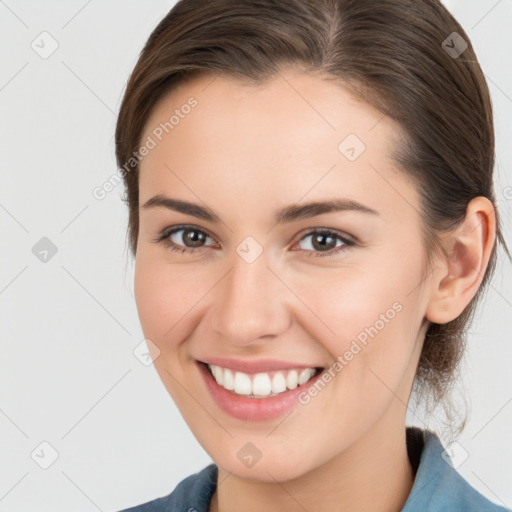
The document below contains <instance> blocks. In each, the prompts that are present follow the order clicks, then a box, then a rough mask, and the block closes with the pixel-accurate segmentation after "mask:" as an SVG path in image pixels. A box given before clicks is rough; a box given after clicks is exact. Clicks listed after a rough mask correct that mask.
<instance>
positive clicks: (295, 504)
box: [210, 411, 414, 512]
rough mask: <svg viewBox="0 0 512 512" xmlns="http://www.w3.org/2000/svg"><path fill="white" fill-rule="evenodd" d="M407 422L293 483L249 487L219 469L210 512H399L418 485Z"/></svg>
mask: <svg viewBox="0 0 512 512" xmlns="http://www.w3.org/2000/svg"><path fill="white" fill-rule="evenodd" d="M395 413H396V411H395ZM400 416H402V415H400ZM396 417H397V416H396V414H395V419H396ZM400 419H402V418H400ZM383 420H385V418H383ZM403 420H404V421H403V422H402V423H400V424H398V425H395V426H394V428H392V429H390V428H389V425H385V423H383V424H382V425H375V426H374V427H372V428H371V429H370V430H369V431H368V432H366V433H365V434H364V435H363V437H361V438H360V439H359V440H358V441H357V442H356V443H354V444H353V445H351V446H350V447H349V448H348V449H347V450H345V451H344V452H342V453H341V454H339V455H338V456H336V457H334V458H333V459H331V460H330V461H328V462H327V463H325V464H323V465H322V466H320V467H317V468H315V469H313V470H311V471H309V472H308V473H306V474H304V475H301V476H300V477H298V478H294V479H293V480H288V481H285V482H273V483H268V482H255V481H248V480H244V479H240V478H237V477H234V476H232V475H231V476H230V475H229V474H228V473H226V472H225V471H223V470H222V469H221V468H219V476H218V482H221V484H220V485H218V487H217V490H216V492H215V494H214V496H213V498H212V501H211V505H210V512H235V511H239V510H245V511H248V512H250V511H257V510H258V511H259V510H266V511H268V512H274V511H281V510H287V511H289V512H303V511H304V510H316V511H318V512H324V511H325V512H327V511H332V510H343V512H356V511H357V512H359V511H361V510H365V511H366V512H399V511H400V510H401V509H402V507H403V505H404V504H405V502H406V500H407V497H408V496H409V493H410V491H411V489H412V486H413V483H414V472H413V470H412V467H411V464H410V461H409V457H408V454H407V445H406V433H405V426H404V425H405V418H403ZM383 427H388V428H383Z"/></svg>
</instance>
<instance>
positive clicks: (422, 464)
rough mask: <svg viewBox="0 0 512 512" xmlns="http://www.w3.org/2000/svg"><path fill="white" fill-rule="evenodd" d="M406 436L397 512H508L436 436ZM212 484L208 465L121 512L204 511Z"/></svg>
mask: <svg viewBox="0 0 512 512" xmlns="http://www.w3.org/2000/svg"><path fill="white" fill-rule="evenodd" d="M406 434H407V436H406V437H407V450H408V454H409V459H410V460H411V464H412V466H413V469H414V470H415V471H416V477H415V480H414V484H413V487H412V489H411V492H410V494H409V497H408V498H407V501H406V502H405V505H404V506H403V508H402V511H401V512H441V511H443V512H448V511H449V512H510V511H509V510H507V509H506V508H504V507H501V506H498V505H495V504H494V503H492V502H491V501H489V500H488V499H487V498H485V497H484V496H483V495H482V494H480V493H479V492H478V491H477V490H476V489H474V488H473V487H471V485H469V483H468V482H467V481H466V480H465V479H464V478H463V477H462V476H461V475H460V474H459V473H458V472H457V471H456V470H455V469H454V468H453V464H450V463H449V462H450V461H451V459H450V457H449V456H448V454H447V452H445V450H444V447H443V445H442V444H441V441H440V440H439V437H438V436H437V435H436V434H434V433H433V432H431V431H429V430H421V429H419V428H418V427H407V430H406ZM216 485H217V466H216V465H215V464H210V465H209V466H207V467H205V468H204V469H203V470H202V471H200V472H199V473H196V474H194V475H191V476H189V477H187V478H185V479H184V480H182V481H181V482H180V483H179V484H178V485H177V486H176V488H175V489H174V491H173V492H172V493H171V494H169V495H167V496H165V497H162V498H158V499H156V500H152V501H149V502H147V503H144V504H142V505H139V506H136V507H133V508H129V509H126V510H124V511H121V512H208V509H209V505H210V500H211V498H212V496H213V493H214V492H215V488H216Z"/></svg>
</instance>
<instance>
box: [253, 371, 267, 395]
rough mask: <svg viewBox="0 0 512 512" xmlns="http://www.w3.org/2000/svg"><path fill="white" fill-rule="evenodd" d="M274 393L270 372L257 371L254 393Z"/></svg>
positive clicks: (254, 380)
mask: <svg viewBox="0 0 512 512" xmlns="http://www.w3.org/2000/svg"><path fill="white" fill-rule="evenodd" d="M270 393H272V384H271V383H270V377H269V375H268V373H257V374H256V375H255V376H254V379H253V381H252V394H253V395H258V396H268V395H270Z"/></svg>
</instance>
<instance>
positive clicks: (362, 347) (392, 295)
mask: <svg viewBox="0 0 512 512" xmlns="http://www.w3.org/2000/svg"><path fill="white" fill-rule="evenodd" d="M410 251H411V249H409V252H410ZM383 262H384V263H383ZM420 263H421V259H419V257H418V258H415V257H412V255H411V258H410V259H409V260H408V261H401V260H400V259H397V258H392V257H388V258H382V259H380V258H379V261H375V263H374V264H365V265H358V266H353V267H347V268H344V269H341V270H339V271H335V270H334V269H326V270H325V272H329V278H328V279H327V278H326V277H325V276H323V277H322V276H320V275H317V276H315V279H313V278H311V279H310V278H308V279H304V278H303V277H302V278H301V280H300V283H301V284H300V285H299V284H298V283H299V280H297V288H295V290H296V291H297V295H299V297H301V298H302V300H303V301H304V303H305V304H307V305H308V307H309V309H310V310H311V311H312V312H314V313H315V314H314V315H313V314H311V313H309V312H306V313H305V315H304V317H303V319H305V318H307V323H305V324H304V325H305V327H306V329H307V330H308V331H309V332H310V333H312V334H313V336H314V337H315V338H316V339H317V340H319V341H320V342H321V343H322V344H323V345H324V347H325V348H326V349H327V351H328V352H329V353H330V354H331V356H332V357H333V359H336V358H338V357H339V356H341V357H343V358H344V360H345V361H347V363H344V364H346V366H345V367H344V369H343V373H345V374H346V377H347V380H351V381H352V382H359V383H361V381H362V380H363V379H365V378H366V381H367V382H370V381H372V380H374V378H373V377H372V376H369V375H368V370H369V369H370V368H371V369H372V370H374V371H375V373H377V374H378V375H379V376H381V377H382V379H383V380H384V381H388V380H389V382H390V384H392V383H396V382H397V380H398V379H399V378H400V377H401V376H402V375H403V372H404V371H405V369H406V367H407V365H408V363H409V360H410V358H411V355H412V352H413V350H414V346H415V341H416V337H417V334H418V329H419V327H420V324H421V319H422V310H421V308H422V303H421V301H419V299H418V295H417V293H411V290H413V289H414V288H415V287H416V286H417V284H418V283H419V281H420V271H421V269H420ZM349 375H350V377H349Z"/></svg>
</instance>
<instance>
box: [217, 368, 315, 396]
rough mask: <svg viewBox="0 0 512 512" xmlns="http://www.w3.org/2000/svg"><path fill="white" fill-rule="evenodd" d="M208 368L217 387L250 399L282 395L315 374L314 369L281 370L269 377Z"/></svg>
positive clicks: (263, 373) (265, 374)
mask: <svg viewBox="0 0 512 512" xmlns="http://www.w3.org/2000/svg"><path fill="white" fill-rule="evenodd" d="M208 367H209V368H210V371H211V372H212V375H213V377H214V378H215V381H216V382H217V384H219V386H222V387H223V388H225V389H227V390H229V391H233V392H235V393H236V394H238V395H244V396H249V397H250V398H266V397H269V396H275V395H277V394H279V393H283V392H285V391H287V390H288V389H295V388H296V387H297V386H302V385H303V384H305V383H306V382H307V381H308V380H309V379H311V377H313V376H314V375H315V374H316V370H315V369H314V368H306V369H303V370H281V371H277V372H271V373H272V374H273V375H271V374H269V373H266V372H261V373H256V374H247V373H243V372H234V371H232V370H229V369H227V368H222V367H220V366H216V365H213V364H209V365H208Z"/></svg>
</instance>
